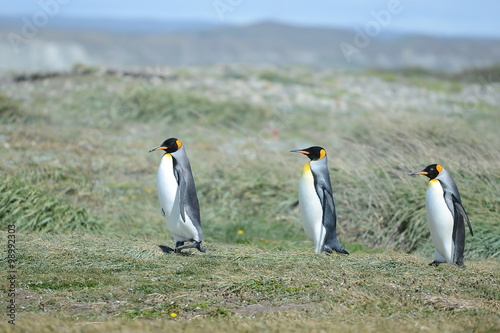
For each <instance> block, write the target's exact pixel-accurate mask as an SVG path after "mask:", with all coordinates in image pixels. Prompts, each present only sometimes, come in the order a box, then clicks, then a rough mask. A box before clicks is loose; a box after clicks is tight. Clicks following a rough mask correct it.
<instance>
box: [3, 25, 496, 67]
mask: <svg viewBox="0 0 500 333" xmlns="http://www.w3.org/2000/svg"><path fill="white" fill-rule="evenodd" d="M22 24H23V22H22V21H21V20H20V19H12V18H9V19H5V20H3V19H0V36H1V39H0V71H8V70H15V71H23V70H24V71H30V70H64V69H69V68H71V67H72V66H73V65H74V64H75V63H83V64H86V65H90V66H94V65H99V66H113V67H129V66H153V65H162V66H193V65H211V64H275V65H285V64H300V65H307V66H315V67H320V68H321V67H325V68H337V69H365V68H372V67H381V68H397V67H408V66H416V67H422V68H425V69H431V70H433V69H437V70H440V71H459V70H462V69H464V68H468V67H473V66H476V67H483V66H490V65H492V64H494V63H498V62H499V61H500V40H495V39H478V38H459V37H456V38H448V37H435V36H423V35H405V34H398V33H394V32H385V33H381V34H380V36H375V37H374V38H369V37H368V36H364V37H363V36H358V35H357V33H356V32H355V31H354V30H348V29H341V28H327V27H304V26H295V25H288V24H284V23H278V22H272V21H266V22H259V23H255V24H251V25H245V26H234V25H233V26H229V25H222V24H219V23H216V22H206V21H154V20H153V21H152V20H107V19H106V20H104V19H100V20H95V21H94V20H93V21H89V20H85V19H83V18H74V19H68V18H54V19H52V20H50V22H49V24H48V25H47V26H46V27H43V28H40V29H39V31H38V32H37V33H36V34H35V36H33V37H32V38H31V37H30V38H26V39H25V40H24V41H23V43H17V45H13V43H12V36H13V34H17V36H20V37H21V38H22V37H23V35H22ZM16 51H17V52H16Z"/></svg>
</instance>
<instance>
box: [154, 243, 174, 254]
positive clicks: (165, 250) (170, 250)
mask: <svg viewBox="0 0 500 333" xmlns="http://www.w3.org/2000/svg"><path fill="white" fill-rule="evenodd" d="M158 247H159V248H160V249H161V250H162V251H163V253H172V252H174V251H175V250H174V249H173V248H171V247H168V246H165V245H158Z"/></svg>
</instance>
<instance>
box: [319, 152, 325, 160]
mask: <svg viewBox="0 0 500 333" xmlns="http://www.w3.org/2000/svg"><path fill="white" fill-rule="evenodd" d="M325 156H326V151H325V150H324V149H321V150H320V151H319V158H318V160H321V159H323V157H325Z"/></svg>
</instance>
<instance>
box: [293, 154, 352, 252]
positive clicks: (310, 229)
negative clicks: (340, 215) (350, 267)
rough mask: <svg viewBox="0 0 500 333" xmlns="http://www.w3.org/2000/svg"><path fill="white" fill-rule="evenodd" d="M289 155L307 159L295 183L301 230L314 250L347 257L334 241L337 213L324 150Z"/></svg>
mask: <svg viewBox="0 0 500 333" xmlns="http://www.w3.org/2000/svg"><path fill="white" fill-rule="evenodd" d="M291 152H293V153H302V154H304V155H306V156H307V157H309V159H310V161H309V162H307V163H306V164H305V165H304V168H303V169H302V177H301V178H300V182H299V207H300V212H301V215H302V222H303V225H304V231H305V233H306V235H307V237H309V238H310V239H311V240H312V241H313V242H314V251H315V252H316V253H321V252H323V251H324V252H327V253H332V251H333V250H335V251H337V252H338V253H343V254H349V252H347V251H346V249H345V248H344V246H343V245H342V244H341V243H340V242H339V240H338V239H337V214H336V211H335V203H334V201H333V193H332V185H331V183H330V173H329V172H328V161H327V157H326V151H325V150H324V149H323V148H322V147H318V146H314V147H309V148H307V149H296V150H292V151H291Z"/></svg>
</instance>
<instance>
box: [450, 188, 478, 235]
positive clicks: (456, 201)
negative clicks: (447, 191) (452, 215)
mask: <svg viewBox="0 0 500 333" xmlns="http://www.w3.org/2000/svg"><path fill="white" fill-rule="evenodd" d="M451 200H452V202H453V207H454V209H455V210H456V212H458V213H460V215H462V216H463V218H464V220H465V221H467V225H468V226H469V231H470V235H471V236H474V232H473V231H472V225H471V224H470V220H469V216H468V215H467V212H466V211H465V208H464V206H462V202H461V201H460V200H459V199H458V198H457V197H456V196H455V195H454V194H452V195H451Z"/></svg>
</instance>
